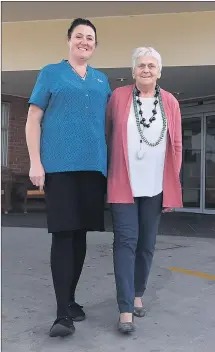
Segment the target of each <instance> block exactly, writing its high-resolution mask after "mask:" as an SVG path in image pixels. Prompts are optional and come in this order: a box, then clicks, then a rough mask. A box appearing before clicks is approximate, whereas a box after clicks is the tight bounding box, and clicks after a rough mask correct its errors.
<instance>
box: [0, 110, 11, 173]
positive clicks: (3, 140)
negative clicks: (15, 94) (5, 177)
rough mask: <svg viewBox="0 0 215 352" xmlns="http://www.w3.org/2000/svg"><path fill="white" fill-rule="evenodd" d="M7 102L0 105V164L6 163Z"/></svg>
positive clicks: (5, 164) (4, 164)
mask: <svg viewBox="0 0 215 352" xmlns="http://www.w3.org/2000/svg"><path fill="white" fill-rule="evenodd" d="M8 127H9V104H8V103H2V105H1V165H2V166H5V167H6V166H7V165H8Z"/></svg>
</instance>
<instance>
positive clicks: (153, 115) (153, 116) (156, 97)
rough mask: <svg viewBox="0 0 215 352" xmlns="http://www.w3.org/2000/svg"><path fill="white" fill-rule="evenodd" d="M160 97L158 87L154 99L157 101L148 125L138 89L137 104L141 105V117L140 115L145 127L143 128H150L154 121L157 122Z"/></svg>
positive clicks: (141, 122)
mask: <svg viewBox="0 0 215 352" xmlns="http://www.w3.org/2000/svg"><path fill="white" fill-rule="evenodd" d="M158 96H159V87H158V86H157V85H156V87H155V94H154V98H155V101H154V108H153V109H152V117H150V119H149V123H146V119H145V118H144V117H143V111H142V109H141V105H142V103H141V101H140V98H139V97H140V90H139V89H137V87H136V97H137V100H136V102H137V104H138V105H139V111H138V113H139V115H140V117H141V118H140V124H141V125H143V127H146V128H149V127H150V126H151V124H152V122H153V121H155V120H156V115H157V104H158Z"/></svg>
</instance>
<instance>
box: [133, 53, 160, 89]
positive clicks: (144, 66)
mask: <svg viewBox="0 0 215 352" xmlns="http://www.w3.org/2000/svg"><path fill="white" fill-rule="evenodd" d="M160 76H161V74H160V69H159V65H158V61H157V59H156V58H155V57H153V56H140V57H138V59H137V61H136V67H135V69H134V71H133V78H134V79H135V80H136V83H137V85H140V86H152V85H156V82H157V79H158V78H160Z"/></svg>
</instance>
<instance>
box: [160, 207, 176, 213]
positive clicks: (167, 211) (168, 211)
mask: <svg viewBox="0 0 215 352" xmlns="http://www.w3.org/2000/svg"><path fill="white" fill-rule="evenodd" d="M174 210H175V209H174V208H163V210H162V213H171V212H173V211H174Z"/></svg>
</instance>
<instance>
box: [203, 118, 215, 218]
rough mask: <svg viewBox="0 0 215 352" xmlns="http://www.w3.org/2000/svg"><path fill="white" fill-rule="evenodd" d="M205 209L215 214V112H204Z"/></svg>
mask: <svg viewBox="0 0 215 352" xmlns="http://www.w3.org/2000/svg"><path fill="white" fill-rule="evenodd" d="M204 130H205V133H204V175H203V177H204V189H203V198H204V201H203V208H204V209H203V211H204V213H214V214H215V113H208V114H204Z"/></svg>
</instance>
